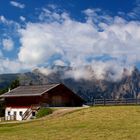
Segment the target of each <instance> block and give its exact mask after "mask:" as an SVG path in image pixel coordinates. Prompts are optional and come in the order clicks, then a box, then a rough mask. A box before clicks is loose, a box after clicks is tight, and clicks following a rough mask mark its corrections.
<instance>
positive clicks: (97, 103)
mask: <svg viewBox="0 0 140 140" xmlns="http://www.w3.org/2000/svg"><path fill="white" fill-rule="evenodd" d="M88 105H91V106H92V105H93V106H107V105H140V99H134V98H129V99H94V100H93V102H90V103H88Z"/></svg>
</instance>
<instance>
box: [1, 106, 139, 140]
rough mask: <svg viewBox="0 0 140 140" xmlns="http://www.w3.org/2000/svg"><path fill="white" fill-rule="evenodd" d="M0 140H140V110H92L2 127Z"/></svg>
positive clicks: (101, 108)
mask: <svg viewBox="0 0 140 140" xmlns="http://www.w3.org/2000/svg"><path fill="white" fill-rule="evenodd" d="M0 140H140V106H116V107H115V106H114V107H90V108H87V109H82V110H79V111H75V112H72V113H68V114H65V115H63V116H59V117H57V116H56V117H49V118H43V119H41V120H36V121H31V122H28V123H17V124H4V125H2V124H0Z"/></svg>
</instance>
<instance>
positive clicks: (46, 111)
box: [36, 108, 53, 118]
mask: <svg viewBox="0 0 140 140" xmlns="http://www.w3.org/2000/svg"><path fill="white" fill-rule="evenodd" d="M52 112H53V110H52V109H51V108H41V109H39V111H38V113H37V114H36V118H41V117H43V116H46V115H49V114H51V113H52Z"/></svg>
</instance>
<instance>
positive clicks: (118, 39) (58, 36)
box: [18, 9, 140, 79]
mask: <svg viewBox="0 0 140 140" xmlns="http://www.w3.org/2000/svg"><path fill="white" fill-rule="evenodd" d="M96 11H97V12H99V11H100V10H96ZM96 11H92V9H90V10H89V9H88V10H87V11H85V13H86V14H87V20H86V22H79V21H76V20H73V19H72V18H70V16H69V15H68V14H67V13H64V12H63V13H61V14H59V13H56V12H51V11H48V10H47V9H46V10H45V13H44V15H41V17H42V18H40V19H43V17H44V20H43V22H40V23H27V26H26V28H24V29H20V30H19V33H20V34H21V38H20V42H21V47H20V51H19V54H18V58H19V60H20V61H21V62H23V63H25V64H33V65H35V66H37V65H42V64H44V63H47V62H48V61H50V58H52V56H53V55H56V54H58V55H60V56H61V60H60V58H58V59H57V60H55V61H54V62H52V63H54V64H56V63H60V62H61V64H62V65H65V63H63V60H65V61H66V62H68V64H69V65H70V66H72V67H77V68H80V67H82V66H86V65H95V67H93V68H94V69H96V70H97V72H95V73H96V75H97V76H98V77H100V76H103V75H104V71H108V70H109V69H112V67H113V66H114V64H116V65H118V66H116V67H115V66H114V68H116V69H117V70H118V71H117V70H115V69H114V70H113V72H114V73H116V79H117V78H118V77H117V76H118V75H119V73H120V71H121V72H122V70H123V68H124V67H129V66H134V65H135V63H137V62H140V55H139V52H140V47H139V44H140V22H138V21H130V22H128V21H126V20H124V19H123V18H121V17H110V16H108V15H105V16H104V17H103V15H98V16H99V17H98V18H97V19H96V20H99V21H100V22H98V27H97V26H96V24H95V23H94V16H95V17H97V13H96ZM93 12H94V14H92V13H93ZM54 15H56V16H54ZM49 16H50V20H49V21H48V18H47V17H49ZM89 16H90V19H91V20H90V22H89ZM100 16H101V17H100ZM103 18H104V19H106V20H105V21H102V20H100V19H103ZM45 19H47V20H45ZM52 19H53V20H52ZM108 19H111V20H112V21H111V22H109V23H108V22H107V21H108ZM101 21H102V22H101ZM99 29H101V30H102V31H99ZM105 56H106V57H107V58H108V60H106V61H102V60H101V59H96V58H98V57H101V58H104V57H105ZM88 59H91V61H88ZM92 59H93V60H92ZM77 71H78V70H77V69H76V71H75V72H76V73H79V76H78V75H77V74H76V75H77V77H76V78H79V77H80V76H82V75H84V74H83V73H82V72H77ZM82 71H83V70H82ZM80 73H82V74H80ZM73 74H74V73H73ZM69 75H70V74H69ZM113 76H114V77H115V75H113ZM87 77H89V76H87ZM110 77H111V76H110Z"/></svg>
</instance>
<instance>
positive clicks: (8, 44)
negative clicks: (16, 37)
mask: <svg viewBox="0 0 140 140" xmlns="http://www.w3.org/2000/svg"><path fill="white" fill-rule="evenodd" d="M2 45H3V49H4V50H6V51H11V50H13V48H14V42H13V40H12V39H11V38H8V39H3V40H2Z"/></svg>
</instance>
